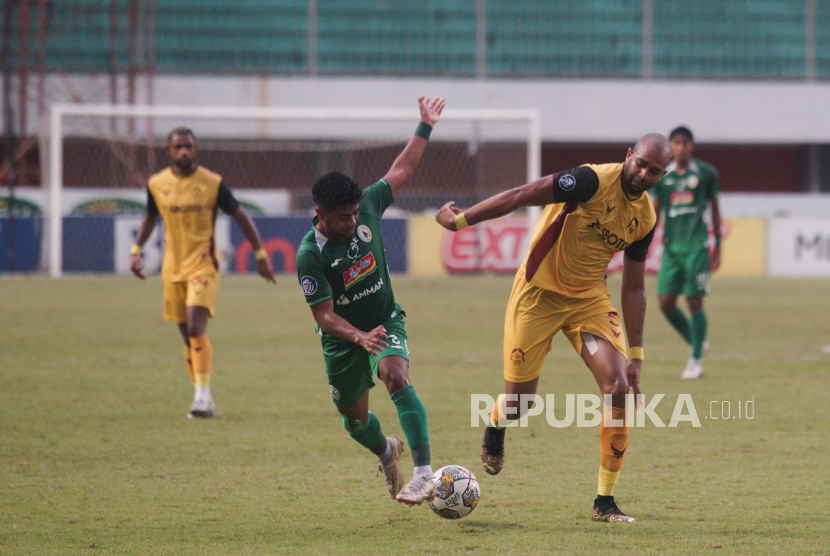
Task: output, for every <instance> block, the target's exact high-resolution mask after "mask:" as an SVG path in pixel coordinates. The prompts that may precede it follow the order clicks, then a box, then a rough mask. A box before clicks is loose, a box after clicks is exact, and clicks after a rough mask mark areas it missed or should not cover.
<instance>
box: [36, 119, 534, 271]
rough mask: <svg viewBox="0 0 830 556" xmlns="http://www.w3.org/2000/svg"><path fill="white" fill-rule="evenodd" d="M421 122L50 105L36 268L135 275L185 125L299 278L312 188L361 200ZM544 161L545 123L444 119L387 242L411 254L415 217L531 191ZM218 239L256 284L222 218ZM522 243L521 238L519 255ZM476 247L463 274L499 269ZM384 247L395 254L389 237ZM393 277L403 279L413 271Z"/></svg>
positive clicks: (227, 264) (402, 196)
mask: <svg viewBox="0 0 830 556" xmlns="http://www.w3.org/2000/svg"><path fill="white" fill-rule="evenodd" d="M418 122H419V114H418V110H417V107H415V106H413V108H412V109H411V110H410V109H406V110H372V109H351V110H349V109H327V108H319V109H289V108H228V107H186V106H117V105H55V106H53V108H52V114H51V122H50V133H49V139H48V143H49V160H48V165H47V170H48V175H49V181H48V185H47V186H46V187H45V191H44V194H45V200H46V201H47V202H46V203H45V206H46V211H45V212H46V224H47V226H46V228H47V233H45V234H44V247H43V252H44V253H46V254H47V255H46V256H45V257H42V259H43V260H44V263H45V265H46V267H47V268H48V271H49V273H50V275H51V276H53V277H60V276H61V275H62V274H63V273H64V272H103V273H107V272H115V273H124V272H128V270H129V269H128V265H129V247H130V245H131V244H132V241H133V239H134V236H135V233H136V230H137V229H138V226H139V223H140V221H141V217H142V215H143V213H144V210H145V203H146V183H147V178H148V177H149V176H150V175H152V174H153V173H155V172H157V171H159V170H161V169H162V168H164V167H165V166H167V165H168V164H169V160H168V158H167V155H166V152H165V146H166V143H167V134H168V133H169V131H170V130H171V129H172V128H174V127H177V126H186V127H188V128H190V129H192V130H193V131H194V133H195V136H196V138H197V144H198V146H199V153H198V160H199V163H200V164H202V165H204V166H205V167H207V168H209V169H211V170H213V171H215V172H217V173H219V174H221V175H222V176H223V178H224V179H225V181H226V183H227V184H228V185H229V186H230V188H231V190H232V191H233V192H234V195H235V196H236V197H237V199H238V200H240V201H241V202H242V204H243V206H244V207H245V208H246V209H247V210H248V212H249V214H251V216H253V217H254V218H255V221H256V222H257V225H258V227H259V229H260V232H261V234H262V235H263V239H264V240H265V243H266V248H267V249H268V250H269V253H273V254H272V260H273V262H274V266H275V269H277V270H281V271H291V270H293V261H291V260H289V259H290V256H291V252H292V245H293V243H295V242H296V243H298V240H297V237H300V238H301V237H302V234H304V233H305V232H306V231H307V230H308V225H309V224H308V221H309V214H310V212H311V210H312V209H313V206H312V201H311V185H312V184H313V183H314V181H315V180H316V179H317V178H318V177H320V176H321V175H323V174H324V173H326V172H329V171H333V170H339V171H342V172H345V173H347V174H349V175H352V176H354V177H355V178H356V179H357V181H358V182H359V183H360V184H361V186H363V187H366V186H368V185H371V184H372V183H374V182H375V181H376V180H378V179H380V178H381V177H382V176H383V175H384V174H385V173H386V171H387V170H388V169H389V167H390V166H391V164H392V162H393V161H394V159H395V157H396V156H397V155H398V154H399V153H400V151H401V149H402V148H403V146H404V145H405V144H406V142H407V141H408V140H409V138H410V137H411V136H412V133H413V132H414V130H415V127H416V126H417V124H418ZM540 157H541V143H540V135H539V115H538V112H536V111H531V110H492V111H483V110H462V109H452V108H448V109H447V110H445V111H444V114H443V116H442V118H441V121H440V122H439V123H438V124H437V126H436V128H435V130H434V131H433V133H432V137H431V140H430V145H429V147H428V149H427V151H426V153H425V155H424V157H423V159H422V161H421V164H420V166H419V168H418V170H417V171H416V173H415V175H414V176H413V178H412V179H411V180H410V182H408V183H407V184H406V185H405V186H404V188H403V189H402V190H401V191H400V192H399V194H398V195H397V196H396V198H395V204H394V205H393V208H391V209H390V210H389V211H387V216H388V217H389V218H388V220H389V224H388V228H389V231H388V233H389V235H390V237H391V238H392V241H395V242H403V243H406V242H407V238H406V236H407V233H408V232H407V226H406V223H407V221H408V220H409V219H410V218H412V217H413V215H420V214H424V213H431V212H434V210H436V209H437V208H438V207H440V206H441V205H442V204H444V203H445V202H447V201H450V200H452V201H455V202H456V203H457V204H458V205H459V206H462V207H466V206H470V205H471V204H473V203H475V202H477V201H479V200H481V199H483V198H485V197H487V196H490V195H492V194H493V193H495V192H498V191H501V190H504V189H506V188H509V187H514V186H516V185H519V184H521V183H524V182H526V181H530V180H533V179H537V178H538V177H539V172H540V166H541V161H540ZM386 220H387V219H386V218H385V221H386ZM395 220H398V221H399V222H397V223H396V222H395ZM385 225H386V224H385ZM475 233H476V234H478V232H475ZM216 234H217V246H218V247H219V250H220V253H221V254H222V258H223V269H225V270H229V271H231V272H246V271H249V270H250V268H251V266H252V265H251V264H250V262H249V261H252V260H253V259H252V258H251V259H249V258H248V257H249V256H251V254H250V253H249V252H248V251H246V249H245V246H244V238H242V236H241V232H239V230H238V229H236V226H231V225H230V221H229V219H227V218H221V217H220V218H219V219H218V220H217V228H216ZM298 234H299V236H298ZM396 235H398V236H402V237H400V238H397V239H395V236H396ZM527 235H528V234H526V233H525V234H523V235H522V241H523V242H525V243H526V242H527V241H528V240H529V238H528V237H526V236H527ZM162 236H163V234H161V233H160V232H159V231H158V230H157V231H156V233H155V234H154V236H153V237H152V238H151V239H150V241H149V242H148V244H147V245H146V247H145V251H144V255H143V256H144V257H145V265H146V266H147V269H148V270H149V271H150V272H153V271H155V270H157V269H158V267H159V265H160V262H161V253H162V252H163V245H162V241H163V239H162ZM471 237H472V245H467V246H466V247H468V248H469V249H468V250H469V252H470V254H471V255H470V262H466V263H464V264H465V265H466V266H467V267H468V268H464V269H462V270H467V271H475V270H480V269H491V267H488V266H487V265H486V264H484V265H482V264H481V263H482V261H484V255H485V254H484V251H485V250H484V249H483V248H480V247H479V246H478V245H477V244H476V242H477V238H476V236H471ZM384 238H385V240H386V241H387V243H389V241H390V238H389V237H387V231H384ZM467 243H471V242H470V241H468V242H467ZM294 248H296V246H294ZM407 248H411V246H410V247H407ZM511 249H512V248H511ZM405 253H406V252H405V250H404V254H403V255H402V257H403V259H405V258H406V254H405ZM392 264H395V263H393V261H392V260H391V259H390V265H392ZM390 270H392V271H393V272H394V271H396V270H397V271H404V272H405V271H406V260H402V261H401V262H400V264H399V265H398V266H397V268H394V269H393V268H390ZM496 270H498V269H497V268H496Z"/></svg>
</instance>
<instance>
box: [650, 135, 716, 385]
mask: <svg viewBox="0 0 830 556" xmlns="http://www.w3.org/2000/svg"><path fill="white" fill-rule="evenodd" d="M669 140H670V141H671V148H672V158H673V161H672V163H671V164H669V166H668V168H666V172H667V173H666V175H665V176H663V178H662V179H661V180H660V182H659V183H658V184H657V186H656V187H655V188H654V194H653V195H652V196H653V197H654V208H655V210H656V212H657V217H658V218H660V214H661V210H662V211H663V214H664V224H663V257H662V262H661V264H660V275H659V278H658V280H657V294H658V296H659V299H660V310H662V311H663V314H664V315H666V318H667V319H668V320H669V322H670V323H671V325H672V326H673V327H674V328H675V329H676V330H677V331H678V332H679V333H680V335H681V336H682V337H683V339H684V340H686V342H687V343H688V344H689V345H690V346H691V350H690V354H689V360H688V362H687V363H686V368H685V369H683V373H682V374H681V375H680V378H683V379H695V378H700V376H702V375H703V361H702V357H703V353H704V351H705V350H706V347H707V346H708V342H707V341H706V313H705V312H704V310H703V297H704V296H705V295H706V294H707V293H709V271H710V270H716V269H717V268H718V267H719V266H720V208H719V206H718V194H719V193H720V185H719V184H718V171H717V170H716V169H715V168H714V166H711V165H709V164H706V163H705V162H703V161H702V160H699V159H697V158H692V153H693V152H694V147H695V144H694V138H693V137H692V132H691V131H690V130H689V129H688V128H686V127H682V126H681V127H678V128H676V129H674V130H673V131H672V132H671V135H670V136H669ZM707 205H711V206H712V226H713V228H714V232H715V249H714V252H713V255H712V257H711V260H710V257H709V231H708V229H707V226H706V221H705V220H704V218H703V215H704V213H705V212H706V207H707ZM681 294H682V295H685V296H686V302H687V303H688V305H689V312H690V313H691V315H690V318H686V315H685V314H684V313H683V311H682V310H681V309H679V308H678V307H677V297H678V296H679V295H681Z"/></svg>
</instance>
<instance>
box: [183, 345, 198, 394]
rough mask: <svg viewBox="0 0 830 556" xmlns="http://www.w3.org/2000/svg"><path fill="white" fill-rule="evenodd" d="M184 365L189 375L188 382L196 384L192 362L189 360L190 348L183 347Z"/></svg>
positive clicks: (187, 346)
mask: <svg viewBox="0 0 830 556" xmlns="http://www.w3.org/2000/svg"><path fill="white" fill-rule="evenodd" d="M184 364H185V365H187V374H189V375H190V382H192V383H193V384H196V376H195V375H194V374H193V361H192V360H191V359H190V346H189V345H187V344H185V346H184Z"/></svg>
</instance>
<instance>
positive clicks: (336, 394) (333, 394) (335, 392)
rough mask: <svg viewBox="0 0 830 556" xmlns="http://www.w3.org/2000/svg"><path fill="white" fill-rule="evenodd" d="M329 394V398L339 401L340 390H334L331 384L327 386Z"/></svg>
mask: <svg viewBox="0 0 830 556" xmlns="http://www.w3.org/2000/svg"><path fill="white" fill-rule="evenodd" d="M329 392H330V393H331V397H332V398H334V399H335V400H339V399H340V390H338V389H337V388H335V387H334V385H333V384H329Z"/></svg>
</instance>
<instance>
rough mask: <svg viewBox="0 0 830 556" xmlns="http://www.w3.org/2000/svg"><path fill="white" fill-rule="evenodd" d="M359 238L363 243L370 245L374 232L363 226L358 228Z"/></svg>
mask: <svg viewBox="0 0 830 556" xmlns="http://www.w3.org/2000/svg"><path fill="white" fill-rule="evenodd" d="M357 237H359V238H360V240H361V241H364V242H366V243H369V242H370V241H372V230H370V229H369V226H366V225H365V224H361V225H360V226H358V227H357Z"/></svg>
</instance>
